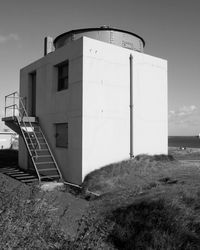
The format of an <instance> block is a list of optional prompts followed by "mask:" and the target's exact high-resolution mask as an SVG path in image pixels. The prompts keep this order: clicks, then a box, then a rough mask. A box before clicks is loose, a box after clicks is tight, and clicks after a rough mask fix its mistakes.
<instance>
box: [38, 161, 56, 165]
mask: <svg viewBox="0 0 200 250" xmlns="http://www.w3.org/2000/svg"><path fill="white" fill-rule="evenodd" d="M35 164H36V165H41V164H55V163H54V162H53V161H46V162H45V161H43V162H36V163H35Z"/></svg>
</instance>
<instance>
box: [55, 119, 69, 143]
mask: <svg viewBox="0 0 200 250" xmlns="http://www.w3.org/2000/svg"><path fill="white" fill-rule="evenodd" d="M56 147H61V148H68V123H57V124H56Z"/></svg>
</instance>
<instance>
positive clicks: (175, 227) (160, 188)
mask: <svg viewBox="0 0 200 250" xmlns="http://www.w3.org/2000/svg"><path fill="white" fill-rule="evenodd" d="M171 160H172V159H171V158H167V157H164V156H161V157H160V156H159V157H148V156H140V157H137V158H136V159H134V160H131V161H126V162H122V163H117V164H113V165H111V166H107V167H104V168H103V169H101V170H98V171H95V172H93V173H91V174H90V175H89V176H87V177H86V179H85V182H84V184H83V185H84V188H85V189H89V190H92V191H96V192H98V193H102V195H101V196H100V197H99V198H98V199H97V200H95V201H92V202H91V203H90V210H89V211H88V214H87V215H86V216H85V218H83V221H82V222H81V223H80V225H81V226H80V228H79V233H78V235H77V238H76V243H74V245H73V247H74V248H76V247H77V248H79V249H87V248H88V247H91V248H92V249H159V250H160V249H161V250H162V249H163V250H164V249H200V240H199V239H200V215H199V214H200V191H199V190H200V182H199V180H200V171H199V169H198V167H197V166H193V165H192V163H188V164H190V166H189V165H187V164H182V163H180V162H178V161H171ZM199 165H200V164H199Z"/></svg>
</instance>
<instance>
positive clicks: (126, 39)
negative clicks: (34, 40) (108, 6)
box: [54, 26, 145, 52]
mask: <svg viewBox="0 0 200 250" xmlns="http://www.w3.org/2000/svg"><path fill="white" fill-rule="evenodd" d="M83 36H86V37H90V38H93V39H96V40H99V41H102V42H106V43H111V44H114V45H117V46H120V47H123V48H127V49H132V50H136V51H139V52H143V51H144V46H145V41H144V39H143V38H142V37H140V36H138V35H136V34H134V33H132V32H129V31H125V30H120V29H115V28H111V27H109V26H102V27H100V28H86V29H77V30H71V31H68V32H65V33H63V34H61V35H59V36H58V37H56V38H55V39H54V46H55V49H58V48H60V47H62V46H64V45H66V44H68V43H70V42H71V41H74V40H77V39H79V38H80V37H83Z"/></svg>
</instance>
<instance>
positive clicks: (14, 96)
mask: <svg viewBox="0 0 200 250" xmlns="http://www.w3.org/2000/svg"><path fill="white" fill-rule="evenodd" d="M13 116H15V93H14V95H13Z"/></svg>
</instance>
